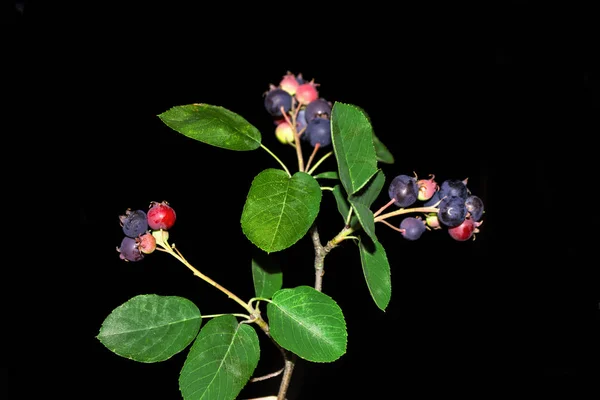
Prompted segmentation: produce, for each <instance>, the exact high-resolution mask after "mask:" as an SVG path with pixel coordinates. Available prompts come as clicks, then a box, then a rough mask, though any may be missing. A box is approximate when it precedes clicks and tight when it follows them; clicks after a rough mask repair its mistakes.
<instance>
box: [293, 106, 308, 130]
mask: <svg viewBox="0 0 600 400" xmlns="http://www.w3.org/2000/svg"><path fill="white" fill-rule="evenodd" d="M307 124H308V122H307V121H306V110H304V109H302V110H300V111H298V116H297V117H296V131H298V132H301V131H302V129H304V128H306V125H307Z"/></svg>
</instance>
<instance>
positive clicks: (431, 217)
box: [425, 213, 442, 229]
mask: <svg viewBox="0 0 600 400" xmlns="http://www.w3.org/2000/svg"><path fill="white" fill-rule="evenodd" d="M425 223H426V224H427V226H428V227H430V228H432V229H442V227H441V226H440V220H439V219H438V217H437V213H430V214H427V216H426V217H425Z"/></svg>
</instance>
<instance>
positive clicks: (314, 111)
mask: <svg viewBox="0 0 600 400" xmlns="http://www.w3.org/2000/svg"><path fill="white" fill-rule="evenodd" d="M305 111H306V120H307V121H308V122H310V121H312V120H313V119H315V118H317V117H320V118H329V117H330V116H331V103H329V102H328V101H327V100H325V99H322V98H319V99H315V100H313V101H311V102H310V103H308V104H307V105H306V108H305Z"/></svg>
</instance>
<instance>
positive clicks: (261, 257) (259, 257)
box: [252, 249, 283, 299]
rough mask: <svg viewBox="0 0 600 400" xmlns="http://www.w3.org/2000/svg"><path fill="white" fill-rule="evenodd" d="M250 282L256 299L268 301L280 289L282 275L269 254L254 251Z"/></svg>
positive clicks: (257, 250)
mask: <svg viewBox="0 0 600 400" xmlns="http://www.w3.org/2000/svg"><path fill="white" fill-rule="evenodd" d="M259 252H260V253H259ZM252 280H253V281H254V292H255V293H256V297H264V298H267V299H270V298H271V296H273V293H275V292H276V291H278V290H279V289H281V286H282V285H283V273H282V272H281V268H280V266H279V264H278V263H276V262H275V261H274V260H273V258H272V257H270V255H269V254H267V253H264V252H262V251H261V250H259V249H256V252H255V254H254V256H253V257H252Z"/></svg>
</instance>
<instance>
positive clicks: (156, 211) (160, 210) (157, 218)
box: [146, 201, 176, 230]
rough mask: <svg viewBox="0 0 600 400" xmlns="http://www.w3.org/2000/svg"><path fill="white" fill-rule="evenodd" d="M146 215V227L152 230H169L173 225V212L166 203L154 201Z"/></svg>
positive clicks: (174, 217) (174, 216)
mask: <svg viewBox="0 0 600 400" xmlns="http://www.w3.org/2000/svg"><path fill="white" fill-rule="evenodd" d="M146 214H147V217H148V226H149V227H150V229H152V230H158V229H163V230H169V229H171V227H172V226H173V224H175V219H176V214H175V210H174V209H173V208H172V207H171V206H170V205H169V203H167V202H166V201H163V202H161V203H158V202H156V201H153V202H151V203H150V209H149V210H148V212H147V213H146Z"/></svg>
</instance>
